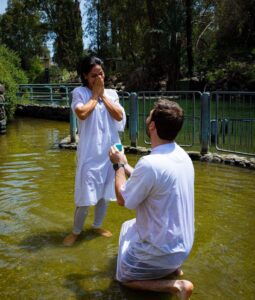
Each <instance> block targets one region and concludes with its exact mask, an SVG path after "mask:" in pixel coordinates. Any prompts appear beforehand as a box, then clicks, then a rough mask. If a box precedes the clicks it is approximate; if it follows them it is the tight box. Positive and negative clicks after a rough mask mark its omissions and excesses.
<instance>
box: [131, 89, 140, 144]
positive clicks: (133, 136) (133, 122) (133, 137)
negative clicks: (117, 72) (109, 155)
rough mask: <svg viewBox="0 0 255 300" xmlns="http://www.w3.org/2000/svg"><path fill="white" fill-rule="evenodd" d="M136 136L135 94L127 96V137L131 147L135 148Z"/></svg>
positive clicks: (136, 108)
mask: <svg viewBox="0 0 255 300" xmlns="http://www.w3.org/2000/svg"><path fill="white" fill-rule="evenodd" d="M137 136H138V97H137V94H136V93H131V94H130V95H129V137H130V144H131V146H132V147H137Z"/></svg>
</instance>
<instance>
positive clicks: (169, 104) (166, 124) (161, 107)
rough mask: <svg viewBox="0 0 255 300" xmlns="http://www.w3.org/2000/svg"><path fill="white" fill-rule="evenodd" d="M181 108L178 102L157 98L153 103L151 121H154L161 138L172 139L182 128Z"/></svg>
mask: <svg viewBox="0 0 255 300" xmlns="http://www.w3.org/2000/svg"><path fill="white" fill-rule="evenodd" d="M183 120H184V112H183V109H182V108H181V107H180V106H179V104H178V103H176V102H174V101H170V100H167V99H159V100H158V101H157V102H156V103H155V104H154V110H153V112H152V116H151V121H154V122H155V126H156V129H157V133H158V136H159V137H160V138H161V139H163V140H168V141H173V140H174V139H175V138H176V136H177V134H178V132H179V131H180V130H181V128H182V124H183Z"/></svg>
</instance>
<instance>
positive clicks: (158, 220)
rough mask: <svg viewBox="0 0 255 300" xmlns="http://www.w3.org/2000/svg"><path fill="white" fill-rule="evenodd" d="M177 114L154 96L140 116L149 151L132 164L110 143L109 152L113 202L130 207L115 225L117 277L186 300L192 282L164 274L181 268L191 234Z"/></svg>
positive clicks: (189, 175) (190, 176) (190, 172)
mask: <svg viewBox="0 0 255 300" xmlns="http://www.w3.org/2000/svg"><path fill="white" fill-rule="evenodd" d="M183 118H184V115H183V110H182V109H181V107H180V106H179V105H178V104H177V103H175V102H173V101H168V100H165V99H160V100H159V101H158V102H157V103H155V107H154V109H153V110H152V111H151V112H150V115H149V117H148V118H147V120H146V129H147V134H148V136H149V137H150V139H151V147H152V151H151V154H150V155H147V156H144V157H142V158H141V159H140V160H139V161H138V163H137V165H136V166H135V169H132V167H131V166H130V165H128V163H127V159H126V156H125V155H124V153H123V152H119V151H118V150H117V148H116V147H115V146H113V147H111V149H110V152H109V156H110V159H111V161H112V163H113V167H114V170H115V192H116V197H117V202H118V204H119V205H121V206H125V207H127V208H128V209H135V210H136V219H133V220H129V221H126V222H125V223H124V224H123V225H122V228H121V232H120V240H119V251H118V261H117V274H116V278H117V280H118V281H120V282H121V283H122V284H123V285H125V286H127V287H130V288H133V289H140V290H150V291H156V292H168V293H172V294H175V295H177V296H178V297H179V298H180V299H182V300H186V299H189V297H190V295H191V294H192V290H193V284H192V283H191V282H190V281H187V280H170V279H166V278H165V277H166V276H167V275H169V274H172V273H173V274H175V275H182V274H183V273H182V271H181V269H180V267H181V265H182V264H183V262H184V261H185V259H186V258H187V257H188V255H189V253H190V251H191V248H192V245H193V240H194V168H193V164H192V161H191V159H190V158H189V156H188V155H187V153H186V152H185V151H184V150H183V149H182V148H181V147H179V146H178V145H177V144H176V143H175V141H174V140H175V138H176V136H177V134H178V132H179V131H180V129H181V127H182V124H183ZM125 175H128V176H129V175H130V178H129V179H128V180H126V176H125Z"/></svg>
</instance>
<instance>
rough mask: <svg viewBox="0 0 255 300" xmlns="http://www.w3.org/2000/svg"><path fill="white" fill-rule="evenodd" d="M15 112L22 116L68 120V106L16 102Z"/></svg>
mask: <svg viewBox="0 0 255 300" xmlns="http://www.w3.org/2000/svg"><path fill="white" fill-rule="evenodd" d="M15 114H16V115H17V116H22V117H32V118H40V119H48V120H57V121H67V122H69V121H70V108H69V106H50V105H39V104H33V105H31V104H18V105H17V107H16V111H15Z"/></svg>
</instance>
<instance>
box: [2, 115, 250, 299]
mask: <svg viewBox="0 0 255 300" xmlns="http://www.w3.org/2000/svg"><path fill="white" fill-rule="evenodd" d="M68 127H69V125H68V123H63V122H56V121H46V120H38V119H28V118H27V119H17V120H16V121H14V122H13V123H11V124H9V126H8V131H7V135H6V136H0V297H1V299H86V300H87V299H116V300H117V299H129V300H131V299H132V300H137V299H139V300H140V299H142V300H143V299H144V300H145V299H146V300H150V299H151V300H152V299H153V300H155V299H160V300H162V299H173V298H174V297H170V296H168V295H160V294H157V293H145V292H137V291H130V290H128V289H125V288H123V287H121V286H120V285H119V284H118V283H117V282H116V281H114V273H115V264H116V255H117V248H118V235H119V230H120V226H121V223H122V222H123V221H125V220H127V219H130V218H132V217H134V212H133V211H128V210H126V209H123V208H121V207H119V206H117V205H116V204H115V203H111V204H110V207H109V211H108V214H107V218H106V220H105V224H104V226H105V227H106V228H109V229H110V230H111V231H112V232H113V237H112V238H110V239H104V238H101V237H97V236H95V235H93V233H92V232H91V231H90V230H89V229H90V224H91V223H92V219H93V209H90V214H89V217H88V220H87V223H86V225H85V232H84V233H83V234H82V236H81V238H80V240H79V241H78V242H77V244H76V245H75V246H74V247H72V248H65V247H63V246H62V240H63V238H64V236H65V235H66V234H67V233H69V232H70V230H71V227H72V218H73V209H74V204H73V186H74V172H75V152H74V151H67V150H60V149H59V148H58V143H59V141H60V140H61V139H62V138H64V137H65V136H66V135H67V134H68V130H69V128H68ZM138 158H139V157H138V156H130V157H129V159H130V160H131V162H132V164H133V165H134V164H135V162H136V161H137V160H138ZM194 164H195V170H196V238H195V244H194V248H193V251H192V253H191V256H190V257H189V259H188V260H187V262H186V263H185V265H184V266H183V270H184V272H185V278H187V279H190V280H191V281H193V282H194V284H195V291H194V295H193V296H192V299H197V300H204V299H209V300H214V299H224V300H225V299H243V300H249V299H250V300H251V299H254V293H255V275H254V273H255V272H254V271H255V263H254V257H253V256H254V253H255V240H254V233H253V231H254V228H255V226H254V225H255V221H254V220H255V218H254V211H255V197H254V196H255V193H254V174H255V173H254V171H250V170H245V169H240V168H236V167H230V166H222V165H216V164H214V165H213V164H206V163H198V162H195V163H194Z"/></svg>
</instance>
